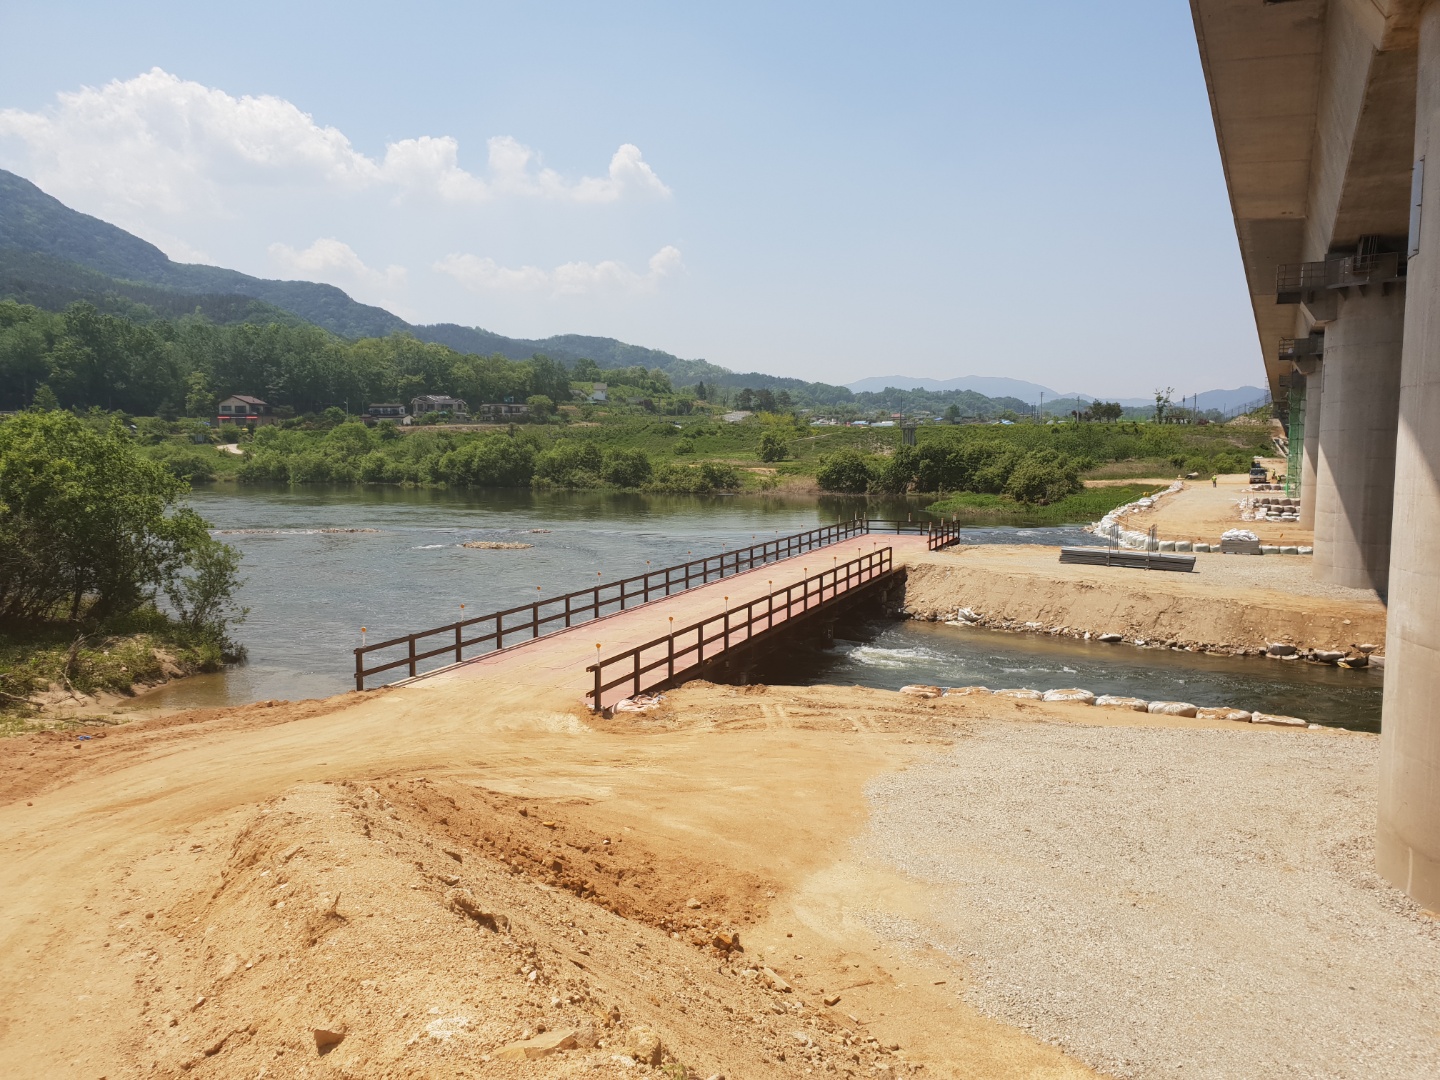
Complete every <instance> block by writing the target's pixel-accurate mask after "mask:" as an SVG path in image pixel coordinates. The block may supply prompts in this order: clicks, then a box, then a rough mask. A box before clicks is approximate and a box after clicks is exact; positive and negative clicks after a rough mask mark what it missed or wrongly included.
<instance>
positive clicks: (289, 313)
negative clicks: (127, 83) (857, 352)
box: [0, 169, 1264, 415]
mask: <svg viewBox="0 0 1440 1080" xmlns="http://www.w3.org/2000/svg"><path fill="white" fill-rule="evenodd" d="M0 298H8V299H14V300H19V301H22V302H24V303H29V304H34V305H35V306H37V307H43V308H46V309H49V310H60V309H61V308H63V307H65V306H66V305H67V304H71V303H74V302H75V301H77V300H89V301H90V302H92V303H95V304H96V305H97V306H101V307H104V308H106V309H108V310H118V311H120V312H122V313H131V312H135V311H138V310H141V309H145V308H148V309H149V310H150V311H152V312H154V313H155V314H157V315H161V316H164V317H167V318H174V317H176V316H180V315H186V314H192V313H199V314H202V315H204V316H206V317H207V318H209V319H211V320H212V321H214V322H217V323H230V322H308V323H313V324H314V325H316V326H320V327H323V328H324V329H326V330H329V331H330V332H332V333H334V334H338V335H340V336H341V337H346V338H360V337H383V336H385V335H387V334H392V333H397V332H405V333H409V334H413V335H414V336H415V337H417V338H419V339H420V340H421V341H431V342H436V343H437V344H442V345H447V346H449V347H450V348H452V349H455V350H457V351H459V352H465V353H480V354H483V355H490V354H493V353H499V354H500V355H502V356H505V357H508V358H510V359H513V360H524V359H528V358H529V357H531V356H534V355H535V354H536V353H544V354H545V355H547V356H550V357H552V358H553V359H556V360H560V361H563V362H565V363H568V364H571V365H573V364H574V363H575V362H576V361H579V360H582V359H589V360H593V361H595V363H596V364H598V365H599V366H600V367H601V368H618V367H631V366H634V365H637V364H638V365H642V366H644V367H647V368H659V369H660V370H662V371H664V372H666V373H667V374H668V375H669V376H670V378H671V379H672V381H674V382H675V383H676V384H677V385H682V386H683V385H690V384H693V383H696V382H700V381H704V382H706V383H709V384H712V385H718V386H723V387H729V388H734V389H742V388H744V387H749V388H751V389H753V390H772V391H776V392H778V391H781V390H785V391H788V392H790V393H791V395H792V396H796V397H799V398H802V399H804V400H807V401H809V402H813V403H815V404H820V405H833V404H841V403H854V404H857V405H860V406H861V407H862V408H886V409H915V408H938V409H944V408H945V407H946V406H947V405H949V404H956V405H958V406H959V407H960V408H961V409H962V411H963V412H965V413H966V414H967V415H977V414H980V415H983V414H986V413H993V412H995V411H1000V410H1003V409H1013V410H1015V411H1021V410H1022V409H1023V406H1024V405H1026V404H1035V403H1036V402H1038V401H1039V400H1040V395H1041V394H1044V395H1045V398H1046V400H1047V402H1048V401H1050V400H1053V399H1055V398H1058V397H1060V396H1061V395H1059V394H1057V393H1056V392H1055V391H1053V390H1051V389H1050V388H1049V387H1045V386H1040V385H1038V384H1036V383H1030V382H1024V381H1022V380H1019V379H1005V378H995V377H987V376H980V375H968V376H964V377H962V378H958V379H946V380H938V379H917V378H911V377H909V376H894V377H878V378H872V379H862V380H860V381H859V382H856V383H852V384H850V386H849V388H846V387H841V386H833V385H831V384H829V383H819V382H807V381H806V380H804V379H792V378H785V377H782V376H777V375H766V374H764V373H762V372H758V371H749V372H734V371H731V370H729V369H728V368H723V367H720V366H719V365H717V364H711V363H709V362H707V361H705V360H686V359H682V358H680V357H678V356H675V355H673V354H672V353H667V352H662V351H660V350H658V349H647V348H643V347H641V346H639V345H628V344H626V343H625V342H623V341H616V340H615V339H614V338H605V337H588V336H586V335H583V334H558V335H555V336H553V337H548V338H538V339H529V338H511V337H506V336H504V335H503V334H496V333H493V332H491V331H489V330H483V329H481V328H479V327H473V326H458V325H456V324H454V323H436V324H434V325H430V326H417V325H412V324H410V323H407V322H406V321H405V320H404V319H401V318H400V317H399V316H397V315H393V314H391V313H390V312H388V311H386V310H385V309H383V308H378V307H373V306H371V305H369V304H362V303H359V302H358V301H356V300H353V299H351V298H350V297H349V296H348V295H347V294H346V293H345V292H344V291H343V290H341V289H337V288H336V287H335V286H333V285H322V284H319V283H317V282H313V281H276V280H271V279H268V278H257V277H252V276H250V275H249V274H242V273H240V272H239V271H237V270H227V269H224V268H223V267H218V266H204V265H200V264H196V263H177V262H174V261H173V260H171V258H170V257H169V256H168V255H166V254H165V253H164V252H163V251H161V250H160V249H159V248H158V247H156V246H155V245H154V244H151V243H148V242H147V241H145V240H142V239H140V237H138V236H135V235H133V234H132V233H128V232H126V231H125V230H124V229H121V228H118V227H117V226H115V225H111V224H110V223H109V222H105V221H101V220H100V219H99V218H96V217H91V216H90V215H89V214H82V213H80V212H79V211H77V210H72V209H70V208H69V207H68V206H66V205H65V204H64V203H62V202H60V200H58V199H56V198H54V197H53V196H50V195H47V194H46V193H45V192H43V191H41V190H40V188H38V187H36V186H35V185H34V184H32V183H31V182H30V181H29V180H26V179H25V178H24V177H21V176H17V175H16V174H15V173H12V172H6V171H5V170H4V169H0ZM887 390H893V391H897V392H891V393H887V392H886V391H887ZM852 392H853V393H852ZM926 392H930V393H933V394H934V395H935V396H934V397H927V396H926ZM1263 394H1264V391H1263V390H1261V389H1259V388H1258V387H1241V388H1240V389H1238V390H1230V391H1222V390H1214V391H1210V392H1209V393H1207V394H1201V395H1200V407H1201V408H1202V409H1209V408H1219V409H1222V410H1226V409H1229V408H1232V407H1233V406H1234V405H1238V404H1241V403H1244V402H1248V401H1251V400H1254V399H1255V398H1259V397H1261V396H1263ZM856 395H859V397H858V399H857V397H856ZM992 399H1001V400H998V401H997V400H992ZM1212 402H1213V403H1212ZM1122 404H1135V405H1142V406H1143V405H1151V404H1153V402H1152V401H1151V399H1149V398H1134V399H1127V400H1126V401H1123V402H1122Z"/></svg>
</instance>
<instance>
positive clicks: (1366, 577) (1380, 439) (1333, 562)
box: [1301, 283, 1405, 596]
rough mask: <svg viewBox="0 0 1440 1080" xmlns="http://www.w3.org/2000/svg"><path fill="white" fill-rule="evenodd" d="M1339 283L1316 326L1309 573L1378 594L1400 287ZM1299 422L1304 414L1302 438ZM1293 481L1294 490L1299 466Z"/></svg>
mask: <svg viewBox="0 0 1440 1080" xmlns="http://www.w3.org/2000/svg"><path fill="white" fill-rule="evenodd" d="M1348 293H1349V294H1348V295H1346V296H1344V297H1343V298H1341V299H1340V301H1339V310H1338V312H1337V317H1336V318H1335V320H1334V321H1333V322H1331V323H1330V325H1329V327H1328V329H1327V330H1326V331H1325V362H1324V363H1323V364H1322V365H1321V371H1322V373H1323V378H1324V401H1325V405H1324V408H1323V410H1322V411H1321V414H1320V423H1319V425H1318V426H1319V444H1318V445H1319V455H1318V461H1317V464H1316V476H1315V488H1314V491H1315V500H1314V507H1315V576H1316V577H1317V578H1319V579H1320V580H1321V581H1327V582H1330V583H1331V584H1335V585H1345V586H1349V587H1350V588H1355V589H1375V590H1376V591H1378V592H1379V593H1380V594H1381V595H1382V596H1384V595H1385V594H1386V585H1387V581H1388V578H1389V571H1390V524H1391V520H1390V519H1391V516H1392V511H1393V508H1394V498H1395V439H1396V428H1397V425H1398V421H1399V410H1398V406H1397V398H1398V395H1399V391H1400V354H1401V345H1402V342H1403V340H1404V336H1405V287H1404V285H1402V284H1399V283H1395V284H1391V285H1388V286H1387V285H1370V286H1365V287H1364V291H1363V292H1362V290H1361V287H1358V286H1357V287H1352V288H1351V289H1350V290H1348ZM1306 392H1307V394H1308V393H1309V388H1308V386H1307V390H1306ZM1307 410H1308V402H1307ZM1309 427H1310V425H1309V419H1308V416H1307V422H1306V439H1307V442H1308V439H1309ZM1301 483H1302V492H1303V484H1304V478H1303V474H1302V479H1301ZM1302 498H1303V495H1302Z"/></svg>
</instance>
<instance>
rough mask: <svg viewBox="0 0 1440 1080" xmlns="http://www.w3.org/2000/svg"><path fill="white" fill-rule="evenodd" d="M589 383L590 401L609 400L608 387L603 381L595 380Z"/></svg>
mask: <svg viewBox="0 0 1440 1080" xmlns="http://www.w3.org/2000/svg"><path fill="white" fill-rule="evenodd" d="M590 385H591V389H590V400H591V401H609V400H610V387H609V386H608V385H607V384H605V383H603V382H597V383H591V384H590Z"/></svg>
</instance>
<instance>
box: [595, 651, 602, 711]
mask: <svg viewBox="0 0 1440 1080" xmlns="http://www.w3.org/2000/svg"><path fill="white" fill-rule="evenodd" d="M600 678H601V676H600V664H599V662H598V661H597V662H596V664H595V706H594V708H595V711H596V712H599V711H600V708H601V706H600Z"/></svg>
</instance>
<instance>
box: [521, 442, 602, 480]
mask: <svg viewBox="0 0 1440 1080" xmlns="http://www.w3.org/2000/svg"><path fill="white" fill-rule="evenodd" d="M604 465H605V459H604V456H603V455H602V454H601V453H600V448H599V447H598V446H596V445H595V444H594V443H592V442H572V441H570V440H564V441H562V442H557V443H556V444H555V445H554V446H552V447H550V449H548V450H546V451H544V452H543V453H541V454H539V455H538V456H537V457H536V458H535V478H536V479H537V480H540V481H542V482H544V483H546V484H553V485H555V486H556V487H576V488H585V487H595V486H596V485H598V484H599V483H600V471H601V469H603V468H604Z"/></svg>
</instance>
